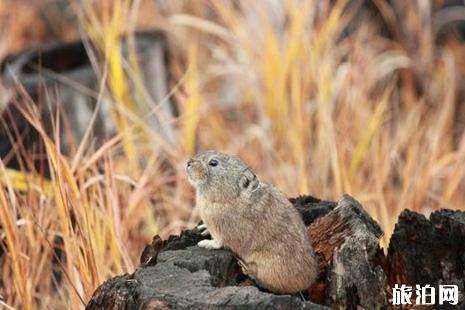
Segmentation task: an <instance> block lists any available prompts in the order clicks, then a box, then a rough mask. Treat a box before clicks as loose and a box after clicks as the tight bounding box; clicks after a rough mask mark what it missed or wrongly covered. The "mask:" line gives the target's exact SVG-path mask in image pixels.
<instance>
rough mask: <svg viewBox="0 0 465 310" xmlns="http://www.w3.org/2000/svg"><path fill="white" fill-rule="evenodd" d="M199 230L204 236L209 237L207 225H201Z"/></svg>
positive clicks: (198, 227)
mask: <svg viewBox="0 0 465 310" xmlns="http://www.w3.org/2000/svg"><path fill="white" fill-rule="evenodd" d="M197 229H198V230H200V234H201V235H202V236H208V235H209V234H210V232H209V231H208V228H207V225H206V224H200V225H199V226H197Z"/></svg>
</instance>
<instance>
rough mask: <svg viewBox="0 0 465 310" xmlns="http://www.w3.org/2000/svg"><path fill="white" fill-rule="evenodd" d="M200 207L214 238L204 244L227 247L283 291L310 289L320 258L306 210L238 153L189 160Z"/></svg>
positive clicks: (251, 272)
mask: <svg viewBox="0 0 465 310" xmlns="http://www.w3.org/2000/svg"><path fill="white" fill-rule="evenodd" d="M186 170H187V174H188V178H189V182H190V183H191V185H192V186H193V187H194V188H195V191H196V207H197V208H198V209H199V213H200V217H201V219H202V221H203V223H204V228H206V229H207V230H208V232H209V233H210V235H211V236H212V240H202V241H200V242H199V243H198V246H200V247H204V248H207V249H219V248H221V247H223V246H224V247H227V248H229V249H230V250H231V251H232V252H234V253H235V254H236V256H237V257H238V260H239V264H240V265H241V267H242V270H243V271H244V273H245V274H247V275H248V276H250V277H251V278H252V279H254V280H255V281H256V282H257V284H258V285H260V286H261V287H263V288H266V289H268V290H270V291H271V292H274V293H278V294H294V293H298V292H300V291H303V290H305V289H306V288H308V287H309V286H310V285H311V284H312V283H313V282H314V281H315V279H316V277H317V274H318V267H317V261H316V259H315V255H314V252H313V248H312V246H311V244H310V240H309V238H308V234H307V230H306V227H305V224H304V223H303V220H302V218H301V216H300V214H299V213H298V212H297V210H296V209H295V208H294V207H293V206H292V204H291V203H290V202H289V200H288V199H287V198H286V196H285V195H284V194H283V193H282V192H280V191H279V190H278V189H277V188H276V187H274V186H273V185H271V184H267V183H263V182H260V181H259V180H258V178H257V176H256V175H255V174H254V173H253V172H252V170H251V169H250V168H249V167H248V166H247V165H246V164H244V163H243V162H242V161H241V160H240V159H239V158H238V157H236V156H231V155H226V154H222V153H219V152H216V151H207V152H204V153H200V154H197V155H195V156H194V157H192V158H191V159H190V160H189V161H188V162H187V167H186Z"/></svg>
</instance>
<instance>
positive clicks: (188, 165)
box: [187, 158, 194, 168]
mask: <svg viewBox="0 0 465 310" xmlns="http://www.w3.org/2000/svg"><path fill="white" fill-rule="evenodd" d="M193 162H194V161H193V160H192V158H191V159H189V160H188V161H187V168H189V167H190V166H192V163H193Z"/></svg>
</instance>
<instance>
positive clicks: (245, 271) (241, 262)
mask: <svg viewBox="0 0 465 310" xmlns="http://www.w3.org/2000/svg"><path fill="white" fill-rule="evenodd" d="M237 263H238V264H239V267H241V270H242V273H243V274H247V265H246V264H245V262H244V261H243V260H242V259H237Z"/></svg>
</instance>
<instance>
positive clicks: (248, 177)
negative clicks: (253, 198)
mask: <svg viewBox="0 0 465 310" xmlns="http://www.w3.org/2000/svg"><path fill="white" fill-rule="evenodd" d="M259 183H260V182H259V181H258V179H257V176H256V175H255V174H254V173H253V172H252V171H250V169H246V170H244V171H243V172H242V174H241V176H240V178H239V187H240V188H241V189H247V190H249V191H253V190H255V189H257V187H258V184H259Z"/></svg>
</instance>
